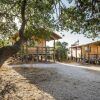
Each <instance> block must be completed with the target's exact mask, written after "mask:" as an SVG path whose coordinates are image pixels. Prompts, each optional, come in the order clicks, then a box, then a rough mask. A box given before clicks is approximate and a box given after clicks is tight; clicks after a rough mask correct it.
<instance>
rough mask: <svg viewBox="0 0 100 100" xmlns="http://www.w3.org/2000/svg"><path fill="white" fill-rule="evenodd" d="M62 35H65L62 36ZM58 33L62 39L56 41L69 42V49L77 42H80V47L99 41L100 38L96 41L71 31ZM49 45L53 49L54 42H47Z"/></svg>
mask: <svg viewBox="0 0 100 100" xmlns="http://www.w3.org/2000/svg"><path fill="white" fill-rule="evenodd" d="M61 33H62V34H63V35H64V36H62V35H61ZM61 33H60V32H56V34H58V35H60V36H61V37H62V39H59V40H56V41H61V42H67V43H68V47H70V46H71V44H73V43H75V42H76V41H77V40H79V45H81V44H87V43H90V42H94V41H98V40H100V38H96V39H94V40H92V39H90V38H87V37H84V35H83V34H74V33H73V34H72V33H71V32H70V31H68V32H67V31H63V32H61ZM47 45H48V46H50V47H52V46H53V41H50V42H47Z"/></svg>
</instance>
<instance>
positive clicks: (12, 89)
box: [0, 64, 100, 100]
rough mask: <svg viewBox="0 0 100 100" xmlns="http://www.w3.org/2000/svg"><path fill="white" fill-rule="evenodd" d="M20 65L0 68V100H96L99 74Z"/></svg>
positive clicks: (57, 67)
mask: <svg viewBox="0 0 100 100" xmlns="http://www.w3.org/2000/svg"><path fill="white" fill-rule="evenodd" d="M58 65H59V66H58ZM24 66H25V65H23V67H22V66H14V67H12V68H10V67H9V68H8V67H4V68H1V69H0V79H1V81H0V100H100V78H99V77H100V72H99V71H98V72H96V71H92V70H89V69H82V68H78V67H77V68H74V67H72V66H63V65H60V64H46V65H41V66H43V67H38V65H28V66H25V67H24ZM52 66H53V67H52Z"/></svg>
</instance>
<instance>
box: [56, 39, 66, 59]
mask: <svg viewBox="0 0 100 100" xmlns="http://www.w3.org/2000/svg"><path fill="white" fill-rule="evenodd" d="M66 46H68V43H67V42H62V43H61V42H59V41H57V42H56V44H55V51H56V52H55V55H56V59H57V60H58V61H64V60H66V58H67V52H68V49H67V48H66Z"/></svg>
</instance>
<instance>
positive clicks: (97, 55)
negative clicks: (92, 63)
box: [96, 45, 98, 59]
mask: <svg viewBox="0 0 100 100" xmlns="http://www.w3.org/2000/svg"><path fill="white" fill-rule="evenodd" d="M96 58H97V59H98V45H97V56H96Z"/></svg>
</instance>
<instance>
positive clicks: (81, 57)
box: [81, 47, 83, 61]
mask: <svg viewBox="0 0 100 100" xmlns="http://www.w3.org/2000/svg"><path fill="white" fill-rule="evenodd" d="M82 57H83V55H82V47H81V61H82Z"/></svg>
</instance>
